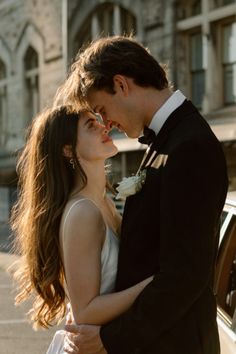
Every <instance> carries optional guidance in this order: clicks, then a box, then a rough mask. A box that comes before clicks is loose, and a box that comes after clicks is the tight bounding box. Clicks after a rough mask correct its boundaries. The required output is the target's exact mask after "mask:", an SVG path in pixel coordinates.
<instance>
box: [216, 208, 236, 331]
mask: <svg viewBox="0 0 236 354" xmlns="http://www.w3.org/2000/svg"><path fill="white" fill-rule="evenodd" d="M225 218H226V215H224V219H225ZM215 287H216V293H217V303H218V306H220V308H221V309H222V310H223V311H224V312H225V313H226V314H227V316H228V317H229V319H230V323H231V326H232V329H235V327H236V310H235V309H236V216H235V215H233V214H232V215H231V218H230V221H229V223H228V224H227V228H226V229H225V230H224V235H223V237H222V241H221V244H220V248H219V252H218V257H217V266H216V283H215Z"/></svg>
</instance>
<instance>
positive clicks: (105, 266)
mask: <svg viewBox="0 0 236 354" xmlns="http://www.w3.org/2000/svg"><path fill="white" fill-rule="evenodd" d="M83 200H85V198H84V199H80V200H77V201H76V202H75V203H73V204H72V205H71V207H70V208H69V211H68V213H67V215H66V217H65V219H64V225H63V229H64V226H65V223H66V219H67V217H68V215H69V213H70V211H71V209H72V208H73V207H74V205H76V204H78V203H79V202H81V201H83ZM89 200H90V199H89ZM90 201H91V202H93V201H92V200H90ZM93 203H94V202H93ZM94 204H95V203H94ZM95 205H96V204H95ZM63 231H64V230H63ZM118 252H119V240H118V237H117V236H116V235H115V234H114V232H113V231H112V230H111V229H110V228H109V227H108V226H106V235H105V240H104V244H103V247H102V252H101V266H102V269H101V286H100V294H101V295H103V294H108V293H111V292H112V291H113V290H114V287H115V280H116V273H117V263H118ZM65 333H66V332H65V331H64V330H59V331H56V333H55V334H54V337H53V339H52V342H51V343H50V345H49V348H48V350H47V352H46V354H66V353H65V352H64V350H63V346H64V337H65Z"/></svg>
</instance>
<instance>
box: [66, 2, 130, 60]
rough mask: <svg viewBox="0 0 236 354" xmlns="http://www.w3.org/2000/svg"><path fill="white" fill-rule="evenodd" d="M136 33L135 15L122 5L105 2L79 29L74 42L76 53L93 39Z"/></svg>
mask: <svg viewBox="0 0 236 354" xmlns="http://www.w3.org/2000/svg"><path fill="white" fill-rule="evenodd" d="M131 32H132V33H136V19H135V16H134V15H133V14H132V13H131V12H130V11H128V10H126V9H125V8H123V7H122V6H119V5H117V4H113V3H104V4H101V5H99V6H98V7H96V9H95V10H94V11H93V12H92V13H91V15H90V16H89V17H88V18H87V19H86V21H85V22H84V25H83V26H82V27H81V28H80V29H79V32H78V35H77V37H76V39H75V43H74V53H73V54H74V55H75V54H76V53H77V52H78V50H79V48H80V47H82V46H83V45H84V44H87V43H88V42H90V41H91V40H92V39H95V38H98V37H101V36H107V35H119V34H129V33H131Z"/></svg>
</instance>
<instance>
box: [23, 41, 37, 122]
mask: <svg viewBox="0 0 236 354" xmlns="http://www.w3.org/2000/svg"><path fill="white" fill-rule="evenodd" d="M24 70H25V90H26V92H25V108H26V123H29V122H30V120H31V119H32V117H33V116H34V115H35V114H36V113H37V112H38V110H39V63H38V54H37V53H36V51H35V50H34V49H33V48H32V47H31V46H30V47H29V48H28V49H27V51H26V53H25V56H24Z"/></svg>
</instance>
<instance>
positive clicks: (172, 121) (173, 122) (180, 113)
mask: <svg viewBox="0 0 236 354" xmlns="http://www.w3.org/2000/svg"><path fill="white" fill-rule="evenodd" d="M194 111H196V108H195V107H194V105H193V104H192V103H191V102H190V101H187V100H185V101H184V102H183V103H182V104H181V105H180V106H179V107H178V108H177V109H176V110H174V111H173V112H172V113H171V114H170V116H169V117H168V118H167V120H166V121H165V123H164V124H163V126H162V128H161V130H160V132H159V133H158V134H157V135H156V138H155V141H154V142H153V143H152V144H151V146H150V147H149V148H148V149H147V153H146V156H145V157H144V159H143V161H142V163H141V166H140V170H143V169H144V168H146V167H148V166H150V165H151V164H152V162H153V161H154V160H155V159H156V157H157V155H158V154H159V151H160V149H161V147H162V146H163V144H164V143H165V142H166V140H167V139H168V137H169V133H170V131H171V130H172V129H174V128H175V127H176V126H177V125H178V124H179V123H180V122H181V121H182V120H183V119H184V118H185V117H186V116H188V115H191V114H192V113H193V112H194Z"/></svg>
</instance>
